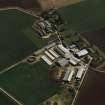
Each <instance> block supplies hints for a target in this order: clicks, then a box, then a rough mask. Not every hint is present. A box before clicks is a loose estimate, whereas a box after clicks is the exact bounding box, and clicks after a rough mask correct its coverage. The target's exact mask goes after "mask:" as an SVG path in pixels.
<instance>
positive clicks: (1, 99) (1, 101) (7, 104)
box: [0, 92, 17, 105]
mask: <svg viewBox="0 0 105 105" xmlns="http://www.w3.org/2000/svg"><path fill="white" fill-rule="evenodd" d="M0 105H17V104H16V103H15V102H13V101H12V100H10V99H9V98H8V97H7V96H5V95H4V94H2V93H1V92H0Z"/></svg>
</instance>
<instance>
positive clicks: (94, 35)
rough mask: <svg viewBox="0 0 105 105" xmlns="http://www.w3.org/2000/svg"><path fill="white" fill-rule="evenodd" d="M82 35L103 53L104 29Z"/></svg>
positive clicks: (104, 42)
mask: <svg viewBox="0 0 105 105" xmlns="http://www.w3.org/2000/svg"><path fill="white" fill-rule="evenodd" d="M82 35H83V36H84V37H85V38H86V39H87V40H88V41H89V42H90V43H92V44H95V45H96V46H98V47H99V48H100V49H101V50H102V51H104V52H105V28H102V29H98V30H96V31H91V32H84V33H82Z"/></svg>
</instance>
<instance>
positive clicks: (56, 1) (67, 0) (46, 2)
mask: <svg viewBox="0 0 105 105" xmlns="http://www.w3.org/2000/svg"><path fill="white" fill-rule="evenodd" d="M38 1H39V3H40V4H41V7H42V9H43V10H46V9H49V8H53V7H55V8H60V7H62V6H66V5H71V4H75V3H78V2H80V0H38Z"/></svg>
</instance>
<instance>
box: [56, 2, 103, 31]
mask: <svg viewBox="0 0 105 105" xmlns="http://www.w3.org/2000/svg"><path fill="white" fill-rule="evenodd" d="M58 12H59V13H60V14H61V15H62V17H63V18H64V20H65V21H67V25H68V28H69V29H70V28H71V29H73V30H75V31H80V32H83V31H92V30H96V29H98V28H102V27H105V0H86V1H84V2H80V3H78V4H74V5H71V6H67V7H63V8H60V9H59V10H58Z"/></svg>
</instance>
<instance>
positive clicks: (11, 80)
mask: <svg viewBox="0 0 105 105" xmlns="http://www.w3.org/2000/svg"><path fill="white" fill-rule="evenodd" d="M48 69H49V66H48V65H47V64H46V63H45V62H43V61H39V62H37V63H35V64H33V65H29V64H27V63H22V64H19V65H18V66H16V67H14V68H12V69H10V70H9V71H7V72H5V73H3V74H1V75H0V86H1V87H2V88H3V89H4V90H6V91H7V92H8V93H10V94H11V95H12V96H13V97H15V98H16V99H17V100H18V101H20V102H22V103H23V104H24V105H37V104H39V103H41V102H42V101H44V100H46V99H47V98H49V97H51V96H52V95H54V94H55V93H56V92H57V91H58V90H59V89H60V87H59V85H57V84H55V83H53V82H51V81H50V79H49V77H48ZM0 101H1V100H0Z"/></svg>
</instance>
